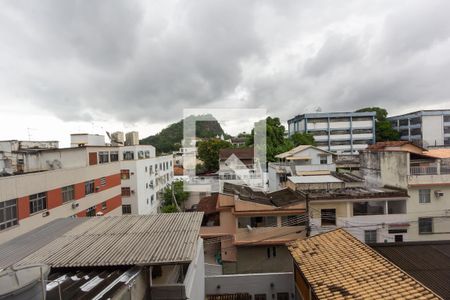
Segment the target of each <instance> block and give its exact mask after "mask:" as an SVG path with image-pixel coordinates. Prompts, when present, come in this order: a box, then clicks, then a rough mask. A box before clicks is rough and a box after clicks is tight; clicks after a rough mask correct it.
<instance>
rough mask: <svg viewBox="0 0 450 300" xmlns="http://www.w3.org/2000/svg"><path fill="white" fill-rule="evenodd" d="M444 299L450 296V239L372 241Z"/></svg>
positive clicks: (376, 246)
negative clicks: (378, 242) (397, 241)
mask: <svg viewBox="0 0 450 300" xmlns="http://www.w3.org/2000/svg"><path fill="white" fill-rule="evenodd" d="M370 246H371V247H372V248H373V249H375V250H376V251H377V252H378V253H380V254H381V255H383V256H384V257H386V258H387V259H389V260H390V261H391V262H393V263H394V264H396V265H397V266H398V267H400V268H401V269H402V270H404V271H405V272H406V273H408V274H409V275H411V276H412V277H414V278H415V279H417V280H418V281H420V282H422V283H423V284H424V285H426V286H427V287H428V288H429V289H431V290H433V291H434V292H435V293H436V294H438V295H439V296H441V297H442V298H444V299H450V241H423V242H403V243H395V244H393V243H383V244H373V245H370Z"/></svg>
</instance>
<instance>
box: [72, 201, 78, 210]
mask: <svg viewBox="0 0 450 300" xmlns="http://www.w3.org/2000/svg"><path fill="white" fill-rule="evenodd" d="M78 206H80V203H77V202H74V203H72V208H73V209H75V208H77V207H78Z"/></svg>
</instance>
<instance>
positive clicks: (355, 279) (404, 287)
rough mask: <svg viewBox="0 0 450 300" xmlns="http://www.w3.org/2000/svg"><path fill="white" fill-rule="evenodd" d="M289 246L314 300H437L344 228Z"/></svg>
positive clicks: (292, 243) (297, 241)
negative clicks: (314, 297) (315, 299)
mask: <svg viewBox="0 0 450 300" xmlns="http://www.w3.org/2000/svg"><path fill="white" fill-rule="evenodd" d="M288 245H289V246H288V249H289V251H290V252H291V255H292V256H293V258H294V260H295V262H296V264H297V267H298V268H299V269H300V270H301V272H302V273H303V276H304V277H305V279H306V280H307V282H308V283H309V284H310V286H311V289H312V292H313V293H314V295H315V296H316V297H317V299H440V297H439V296H438V295H436V294H435V293H433V292H432V291H431V290H429V289H428V288H426V287H425V286H424V285H422V284H421V283H420V282H418V281H416V280H415V279H414V278H412V277H411V276H409V275H408V274H407V273H406V272H404V271H403V270H401V269H400V268H398V267H396V266H395V265H394V264H393V263H391V262H389V261H388V260H387V259H385V258H384V257H383V256H381V255H380V254H378V253H377V252H376V251H374V250H372V249H371V248H370V247H369V246H367V245H365V244H364V243H362V242H361V241H359V240H358V239H356V238H355V237H353V236H352V235H351V234H349V233H348V232H346V231H345V230H343V229H337V230H333V231H329V232H327V233H323V234H319V235H316V236H313V237H310V238H308V239H304V240H296V241H294V242H291V243H289V244H288Z"/></svg>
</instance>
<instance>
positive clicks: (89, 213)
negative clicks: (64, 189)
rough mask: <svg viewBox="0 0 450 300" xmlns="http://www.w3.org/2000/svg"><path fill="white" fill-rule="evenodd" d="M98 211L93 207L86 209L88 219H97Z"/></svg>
mask: <svg viewBox="0 0 450 300" xmlns="http://www.w3.org/2000/svg"><path fill="white" fill-rule="evenodd" d="M95 214H96V211H95V206H91V207H89V208H88V209H86V217H95Z"/></svg>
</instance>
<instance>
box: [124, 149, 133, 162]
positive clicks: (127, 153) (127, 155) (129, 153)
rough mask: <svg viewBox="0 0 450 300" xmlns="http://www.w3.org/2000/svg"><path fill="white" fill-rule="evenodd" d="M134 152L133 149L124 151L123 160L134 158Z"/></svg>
mask: <svg viewBox="0 0 450 300" xmlns="http://www.w3.org/2000/svg"><path fill="white" fill-rule="evenodd" d="M133 159H134V152H133V151H124V152H123V160H133Z"/></svg>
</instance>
